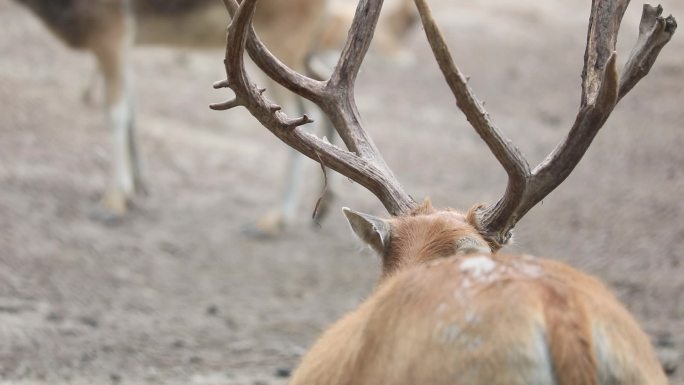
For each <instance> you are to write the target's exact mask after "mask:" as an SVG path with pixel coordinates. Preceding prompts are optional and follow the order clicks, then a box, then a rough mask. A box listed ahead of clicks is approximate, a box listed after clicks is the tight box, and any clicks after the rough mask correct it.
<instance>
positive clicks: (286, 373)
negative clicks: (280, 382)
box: [275, 368, 292, 378]
mask: <svg viewBox="0 0 684 385" xmlns="http://www.w3.org/2000/svg"><path fill="white" fill-rule="evenodd" d="M291 375H292V369H291V368H278V369H276V371H275V376H276V377H279V378H288V377H290V376H291Z"/></svg>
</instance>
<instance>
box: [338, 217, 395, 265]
mask: <svg viewBox="0 0 684 385" xmlns="http://www.w3.org/2000/svg"><path fill="white" fill-rule="evenodd" d="M342 212H343V213H344V216H346V217H347V221H349V225H350V226H351V228H352V231H354V234H356V236H357V237H359V238H360V239H361V240H362V241H363V242H365V243H366V244H367V245H368V246H370V247H371V248H372V249H373V250H375V252H376V253H378V254H380V255H384V254H385V251H387V247H388V246H389V241H390V232H391V226H390V223H389V221H387V220H385V219H382V218H378V217H374V216H372V215H368V214H363V213H359V212H356V211H354V210H351V209H349V208H347V207H343V208H342Z"/></svg>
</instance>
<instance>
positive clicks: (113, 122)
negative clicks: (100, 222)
mask: <svg viewBox="0 0 684 385" xmlns="http://www.w3.org/2000/svg"><path fill="white" fill-rule="evenodd" d="M17 1H19V2H20V3H22V4H24V5H26V6H27V7H28V8H30V9H31V10H32V11H33V12H34V13H35V14H36V15H37V16H38V17H40V19H41V20H43V21H44V22H45V24H46V25H47V26H48V28H49V29H50V30H51V31H52V32H54V34H55V35H57V36H58V37H59V38H60V39H61V40H62V41H64V42H65V43H66V44H67V45H69V46H70V47H73V48H77V49H83V50H87V51H90V52H92V53H93V54H94V56H95V58H96V59H97V63H98V66H99V69H100V72H101V73H102V75H103V78H104V85H105V97H104V101H105V110H106V115H107V123H108V126H109V128H110V130H111V134H112V139H113V148H112V160H111V167H112V170H111V181H110V183H109V187H108V189H107V191H106V193H105V194H104V197H103V204H104V206H105V207H106V208H107V209H108V210H109V211H111V212H113V213H116V214H121V213H123V212H125V211H126V210H127V208H128V206H129V204H130V202H131V200H132V199H133V198H134V196H135V195H136V194H139V193H141V192H144V190H145V188H144V178H143V175H142V167H141V161H140V154H139V151H138V145H137V143H136V138H135V121H134V113H133V111H134V105H133V96H132V90H131V81H132V80H131V76H132V74H131V68H130V61H129V56H130V55H131V48H132V46H133V45H134V44H165V45H174V46H187V47H193V48H198V47H200V48H201V47H222V46H223V45H224V41H225V28H226V23H227V21H228V14H227V12H226V10H225V7H224V6H223V4H222V3H221V1H220V0H95V1H93V0H17ZM262 8H263V9H262V10H261V11H260V12H259V17H258V21H257V22H256V23H255V25H256V28H257V30H258V31H259V33H260V35H261V37H262V38H263V39H264V41H266V42H267V43H268V44H269V47H271V50H272V51H273V52H274V53H275V54H276V55H278V57H279V58H281V60H282V61H283V62H284V63H286V64H287V65H289V66H291V67H292V68H297V69H298V70H300V71H301V70H304V63H305V60H306V57H307V55H308V52H309V50H310V48H311V47H312V46H313V40H314V39H315V33H314V31H315V30H316V29H317V28H319V27H320V21H321V19H322V15H323V12H324V9H325V0H287V1H284V0H268V1H266V2H264V5H263V7H262ZM276 15H277V17H276Z"/></svg>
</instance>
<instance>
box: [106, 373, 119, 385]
mask: <svg viewBox="0 0 684 385" xmlns="http://www.w3.org/2000/svg"><path fill="white" fill-rule="evenodd" d="M109 379H110V380H112V382H114V383H117V384H118V383H119V382H121V375H120V374H119V373H110V374H109Z"/></svg>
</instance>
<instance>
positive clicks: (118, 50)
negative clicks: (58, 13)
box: [94, 28, 142, 214]
mask: <svg viewBox="0 0 684 385" xmlns="http://www.w3.org/2000/svg"><path fill="white" fill-rule="evenodd" d="M131 34H132V31H131V30H130V28H121V30H120V31H117V33H111V34H107V36H106V37H105V38H104V39H102V40H101V41H100V42H99V43H100V44H98V45H97V46H96V47H95V49H94V53H95V56H96V58H97V60H98V64H99V66H100V70H101V71H102V74H103V78H104V84H105V89H104V92H105V97H104V99H105V110H106V116H107V123H108V126H109V128H110V130H111V133H112V145H113V148H112V150H113V151H112V160H111V167H112V172H111V181H110V184H109V187H108V189H107V192H106V193H105V195H104V198H103V204H104V206H105V208H106V209H108V210H109V211H110V212H112V213H115V214H122V213H124V212H125V211H127V209H128V206H129V204H130V202H131V200H132V198H133V196H134V195H135V193H136V191H137V190H138V189H139V188H140V186H139V184H140V183H141V182H142V181H141V180H136V179H139V178H140V175H139V164H138V162H139V159H138V155H137V153H136V145H135V138H134V133H133V129H134V121H133V100H132V94H131V79H130V74H129V72H130V71H129V68H128V65H129V64H128V62H127V57H126V55H127V54H128V53H129V52H130V46H131V44H132V39H131V36H130V35H131ZM136 174H137V176H136Z"/></svg>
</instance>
